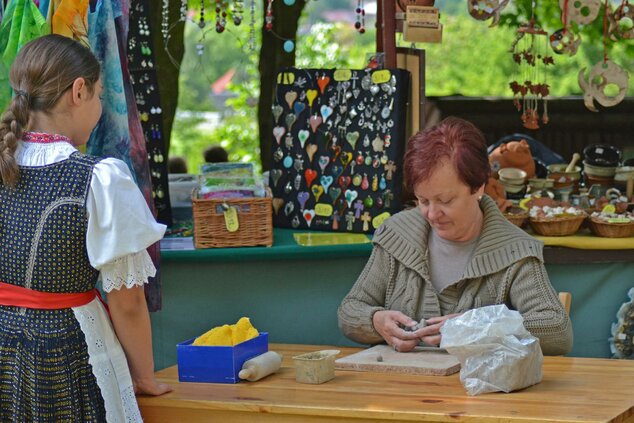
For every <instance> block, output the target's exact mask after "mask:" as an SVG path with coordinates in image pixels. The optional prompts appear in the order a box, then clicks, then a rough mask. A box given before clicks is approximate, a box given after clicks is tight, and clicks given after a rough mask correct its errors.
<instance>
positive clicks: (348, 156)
mask: <svg viewBox="0 0 634 423" xmlns="http://www.w3.org/2000/svg"><path fill="white" fill-rule="evenodd" d="M339 160H341V164H342V165H343V167H346V166H348V163H350V162H351V161H352V153H350V152H349V151H344V152H343V153H341V157H340V159H339Z"/></svg>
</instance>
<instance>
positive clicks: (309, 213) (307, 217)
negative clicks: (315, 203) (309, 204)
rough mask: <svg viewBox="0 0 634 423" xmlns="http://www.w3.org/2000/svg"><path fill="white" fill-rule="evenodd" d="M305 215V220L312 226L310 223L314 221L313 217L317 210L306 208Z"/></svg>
mask: <svg viewBox="0 0 634 423" xmlns="http://www.w3.org/2000/svg"><path fill="white" fill-rule="evenodd" d="M303 216H304V220H305V221H306V224H307V225H308V227H309V228H310V224H311V223H312V222H313V218H314V217H315V210H313V209H310V210H304V213H303Z"/></svg>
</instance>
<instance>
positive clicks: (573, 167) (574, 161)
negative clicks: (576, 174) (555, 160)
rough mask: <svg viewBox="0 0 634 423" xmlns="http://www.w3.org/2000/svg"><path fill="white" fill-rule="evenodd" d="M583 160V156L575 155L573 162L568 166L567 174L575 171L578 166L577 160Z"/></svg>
mask: <svg viewBox="0 0 634 423" xmlns="http://www.w3.org/2000/svg"><path fill="white" fill-rule="evenodd" d="M580 158H581V156H580V155H579V153H575V154H573V155H572V160H570V163H569V164H568V167H566V171H565V172H566V173H568V172H572V171H574V170H575V165H576V164H577V160H579V159H580Z"/></svg>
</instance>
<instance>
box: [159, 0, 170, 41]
mask: <svg viewBox="0 0 634 423" xmlns="http://www.w3.org/2000/svg"><path fill="white" fill-rule="evenodd" d="M169 14H170V2H169V0H163V8H162V9H161V34H163V40H164V41H165V40H167V36H168V35H169V30H170V28H169V26H170V23H169Z"/></svg>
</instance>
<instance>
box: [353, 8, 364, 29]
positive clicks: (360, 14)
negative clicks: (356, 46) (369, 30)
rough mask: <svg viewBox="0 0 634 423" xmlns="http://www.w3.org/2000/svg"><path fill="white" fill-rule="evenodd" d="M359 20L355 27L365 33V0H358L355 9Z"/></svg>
mask: <svg viewBox="0 0 634 423" xmlns="http://www.w3.org/2000/svg"><path fill="white" fill-rule="evenodd" d="M355 12H356V15H357V20H356V22H355V23H354V27H355V29H356V30H357V31H358V32H359V34H363V33H365V0H357V8H356V9H355Z"/></svg>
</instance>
